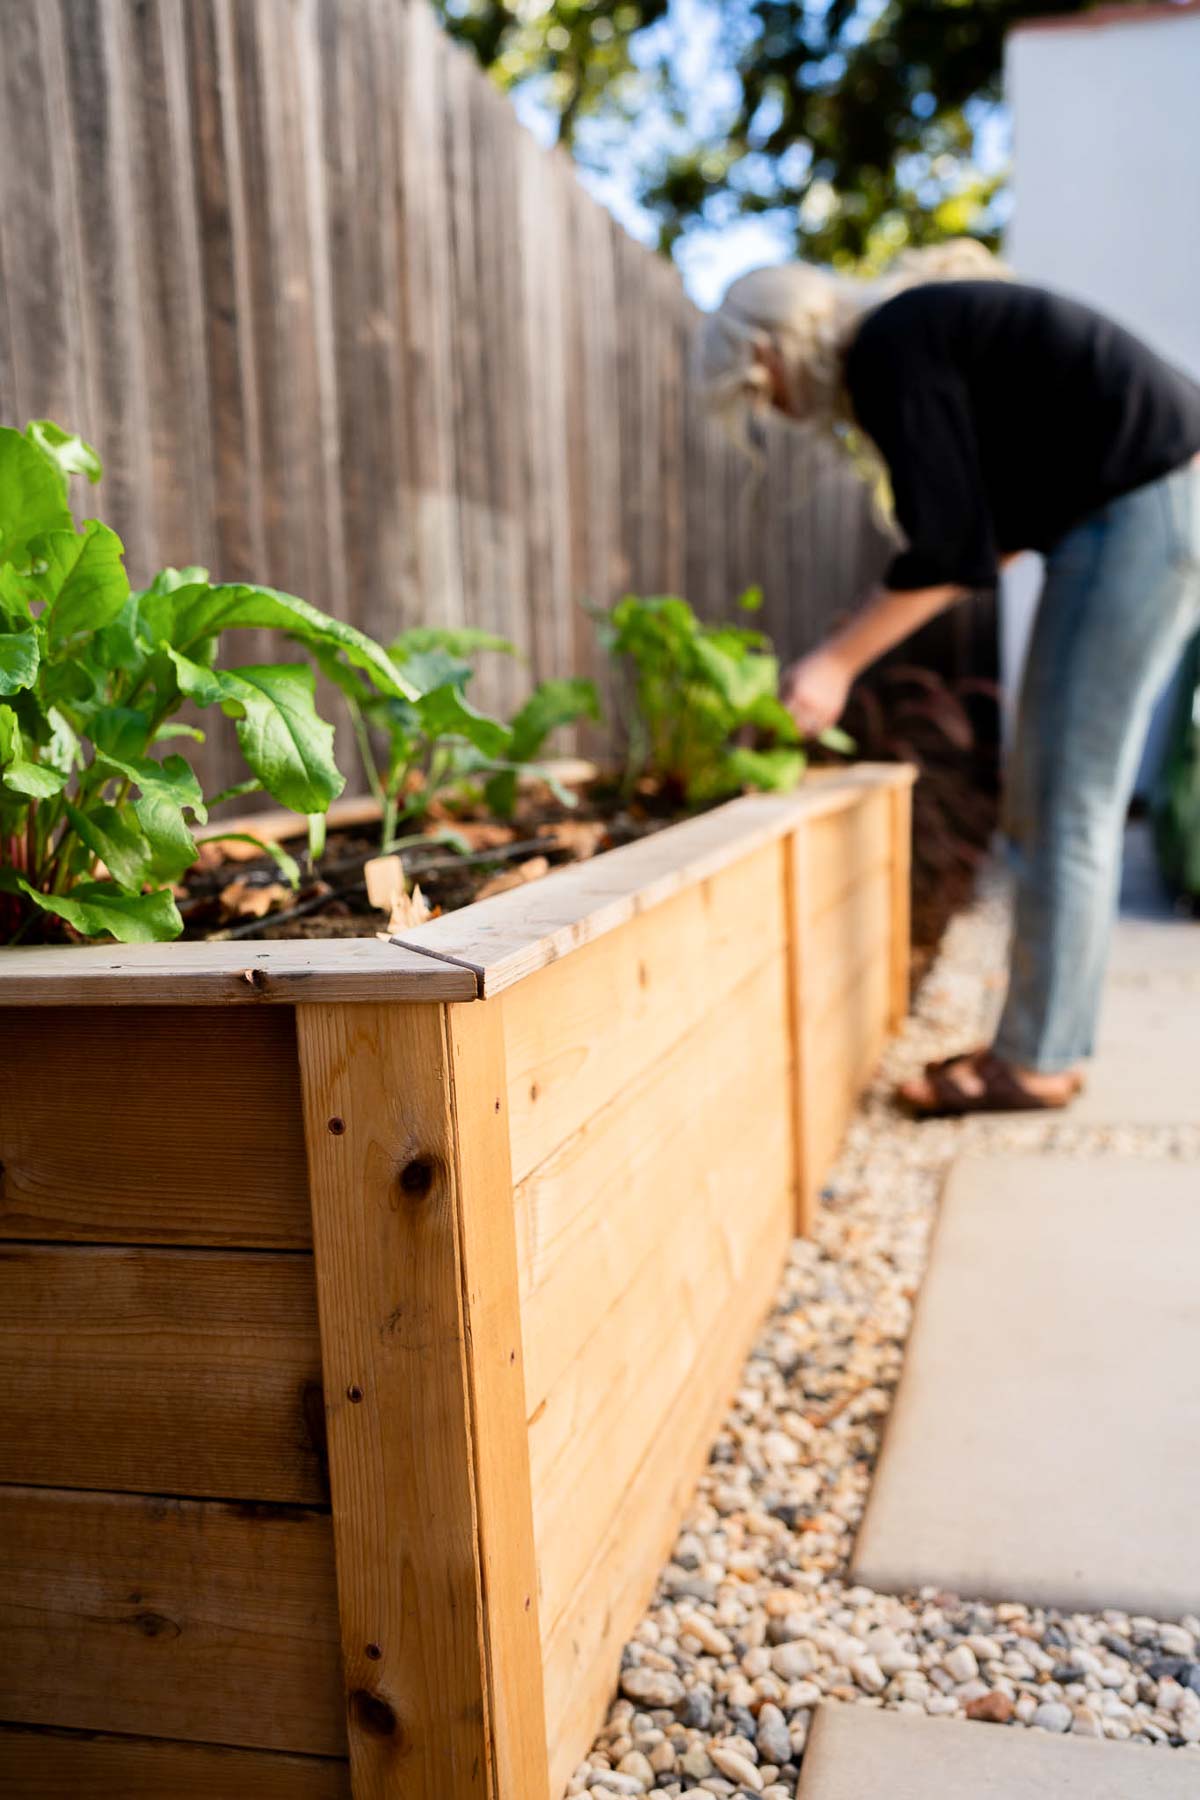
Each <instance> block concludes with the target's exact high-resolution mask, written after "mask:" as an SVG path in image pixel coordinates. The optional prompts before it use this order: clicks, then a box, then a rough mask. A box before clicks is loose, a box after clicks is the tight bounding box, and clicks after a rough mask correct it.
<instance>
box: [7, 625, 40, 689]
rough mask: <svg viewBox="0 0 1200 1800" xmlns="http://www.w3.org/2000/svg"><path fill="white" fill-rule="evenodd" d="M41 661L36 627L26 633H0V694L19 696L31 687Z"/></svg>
mask: <svg viewBox="0 0 1200 1800" xmlns="http://www.w3.org/2000/svg"><path fill="white" fill-rule="evenodd" d="M41 660H42V652H41V643H40V640H39V635H38V630H37V627H36V625H31V626H29V628H28V630H26V631H5V632H0V694H19V693H20V692H21V690H22V689H23V688H29V687H32V686H33V684H34V682H35V681H36V680H37V672H38V665H39V664H40V662H41Z"/></svg>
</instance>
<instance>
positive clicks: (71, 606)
mask: <svg viewBox="0 0 1200 1800" xmlns="http://www.w3.org/2000/svg"><path fill="white" fill-rule="evenodd" d="M30 550H31V552H32V553H33V555H34V557H35V558H36V559H37V565H38V567H37V570H36V574H35V581H36V585H37V589H38V592H39V593H40V594H41V596H42V598H43V599H44V600H45V601H46V613H45V625H46V630H47V635H48V640H49V646H50V649H51V650H52V651H58V650H61V649H62V648H63V647H64V646H65V645H66V644H68V643H69V642H70V641H71V640H72V639H74V638H77V637H80V636H82V635H84V634H90V633H91V632H95V631H103V629H104V627H105V626H106V625H111V624H113V622H114V620H116V619H117V618H118V617H119V616H120V614H121V613H122V612H123V610H124V608H125V604H126V602H127V601H128V599H129V577H128V576H127V575H126V573H125V565H124V562H123V561H122V558H123V557H124V555H125V546H124V545H123V544H122V542H121V540H120V538H119V537H118V536H117V534H116V532H115V531H110V530H109V528H108V526H107V525H102V524H101V523H100V521H99V520H98V519H89V520H88V522H87V524H86V525H85V526H84V528H83V530H82V531H49V532H42V533H41V534H40V535H39V536H37V537H35V538H34V539H32V541H31V543H30ZM43 565H44V566H43Z"/></svg>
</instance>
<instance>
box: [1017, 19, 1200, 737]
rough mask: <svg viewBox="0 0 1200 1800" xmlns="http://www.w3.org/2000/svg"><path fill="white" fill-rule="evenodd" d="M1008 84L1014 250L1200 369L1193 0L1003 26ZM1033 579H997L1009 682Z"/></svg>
mask: <svg viewBox="0 0 1200 1800" xmlns="http://www.w3.org/2000/svg"><path fill="white" fill-rule="evenodd" d="M1006 86H1007V95H1008V100H1009V103H1010V105H1011V107H1012V113H1013V140H1014V208H1013V221H1012V227H1011V230H1010V232H1009V236H1008V243H1007V247H1006V248H1007V254H1008V257H1009V260H1010V261H1011V262H1012V263H1013V265H1014V266H1015V268H1016V269H1017V271H1018V273H1019V274H1020V275H1022V276H1024V277H1025V278H1027V279H1028V280H1030V281H1040V282H1044V283H1045V285H1046V286H1047V287H1053V288H1057V289H1059V290H1060V291H1061V292H1063V293H1068V294H1074V295H1075V296H1077V297H1078V298H1080V299H1082V300H1086V301H1088V302H1090V303H1091V304H1092V305H1094V306H1098V307H1100V308H1101V309H1102V310H1104V311H1105V312H1107V313H1109V314H1111V315H1112V316H1113V317H1114V318H1116V319H1118V320H1120V322H1121V323H1122V324H1124V325H1127V326H1129V327H1130V328H1131V329H1132V330H1134V331H1136V332H1137V333H1138V334H1139V335H1140V336H1141V337H1143V338H1145V339H1146V340H1147V342H1148V343H1150V344H1152V345H1153V346H1154V348H1155V349H1157V350H1158V351H1159V352H1160V354H1162V355H1164V356H1166V357H1168V358H1169V359H1170V360H1171V361H1173V362H1176V363H1178V364H1179V365H1180V366H1181V367H1183V368H1186V369H1187V370H1188V371H1189V372H1190V373H1191V374H1192V375H1194V376H1196V377H1197V378H1200V0H1194V3H1193V4H1190V5H1187V6H1173V7H1165V6H1164V7H1149V8H1145V9H1141V10H1139V11H1135V10H1133V9H1129V10H1126V9H1121V8H1118V9H1115V10H1114V11H1103V10H1101V11H1095V12H1092V13H1090V14H1082V15H1079V14H1076V15H1074V16H1072V17H1069V18H1067V19H1064V20H1061V21H1057V20H1056V21H1051V22H1049V23H1044V24H1040V25H1036V26H1026V27H1023V28H1021V29H1019V30H1017V31H1015V32H1014V33H1013V34H1012V36H1011V37H1010V39H1009V43H1008V57H1007V71H1006ZM1031 560H1032V559H1031ZM1037 582H1038V574H1037V568H1036V565H1035V566H1034V567H1033V568H1028V567H1020V566H1018V567H1017V568H1016V569H1014V571H1013V573H1012V575H1011V576H1010V577H1009V578H1008V580H1007V581H1006V583H1005V594H1004V607H1003V642H1002V647H1001V648H1002V662H1003V668H1004V674H1005V681H1006V685H1010V684H1014V683H1015V680H1016V677H1017V675H1018V673H1019V668H1020V664H1021V661H1022V659H1023V655H1024V648H1025V642H1026V637H1027V633H1028V626H1029V621H1030V618H1031V616H1032V611H1033V607H1034V605H1035V603H1036V595H1037ZM1160 728H1161V722H1160ZM1156 748H1157V746H1156V743H1154V742H1152V745H1151V750H1150V757H1149V758H1148V762H1149V760H1150V759H1151V758H1152V757H1153V755H1154V754H1155V753H1156Z"/></svg>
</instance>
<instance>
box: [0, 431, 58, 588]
mask: <svg viewBox="0 0 1200 1800" xmlns="http://www.w3.org/2000/svg"><path fill="white" fill-rule="evenodd" d="M72 523H73V522H72V519H71V509H70V507H69V506H68V505H67V493H66V482H65V481H64V479H63V477H62V475H61V473H60V472H59V469H58V465H57V463H56V462H55V461H54V459H53V457H52V456H50V455H48V454H47V453H46V452H45V451H43V450H42V449H40V448H39V446H38V445H37V444H34V443H31V442H30V440H29V439H28V438H27V437H25V436H23V434H22V433H21V432H19V431H13V430H12V429H11V427H9V426H0V562H16V563H17V564H18V565H19V566H21V567H24V566H25V564H26V563H27V562H28V555H27V552H26V547H27V545H28V543H29V540H30V538H32V537H37V536H38V534H39V533H40V532H44V531H70V530H71V528H72Z"/></svg>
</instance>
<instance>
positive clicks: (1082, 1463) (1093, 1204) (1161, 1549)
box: [853, 1112, 1200, 1793]
mask: <svg viewBox="0 0 1200 1800" xmlns="http://www.w3.org/2000/svg"><path fill="white" fill-rule="evenodd" d="M1193 1116H1194V1112H1193ZM1198 1268H1200V1169H1198V1168H1197V1167H1196V1165H1194V1164H1188V1163H1184V1162H1158V1161H1152V1160H1149V1159H1142V1158H1120V1157H1113V1156H1103V1157H1094V1158H1075V1157H1047V1156H1033V1155H1030V1156H1012V1155H1010V1156H996V1157H983V1156H978V1157H967V1158H964V1159H963V1160H962V1161H961V1162H959V1163H958V1164H956V1165H955V1167H954V1169H953V1170H952V1171H951V1174H950V1177H949V1180H948V1182H947V1185H946V1192H945V1195H944V1199H943V1207H942V1214H941V1218H940V1221H939V1224H938V1226H937V1230H936V1233H935V1237H934V1244H933V1251H932V1256H931V1260H930V1265H929V1270H928V1273H927V1275H926V1278H925V1283H924V1287H923V1289H922V1292H921V1296H920V1299H919V1302H918V1306H917V1315H916V1320H915V1322H914V1326H913V1331H912V1337H911V1340H910V1344H909V1348H908V1353H907V1357H906V1361H905V1368H904V1374H903V1377H902V1380H901V1383H900V1390H899V1393H898V1395H897V1399H896V1404H895V1408H894V1411H893V1414H892V1418H891V1421H890V1424H889V1427H888V1430H887V1434H886V1438H885V1441H884V1446H883V1453H882V1457H881V1460H880V1464H879V1468H878V1470H877V1472H876V1476H875V1482H874V1486H873V1489H872V1493H871V1497H870V1500H869V1502H868V1506H867V1512H866V1517H865V1520H864V1522H863V1526H862V1529H861V1531H860V1533H859V1537H858V1542H857V1544H856V1547H855V1553H854V1558H853V1577H854V1579H855V1580H858V1581H861V1582H863V1583H865V1584H866V1585H868V1586H870V1587H874V1588H877V1589H881V1590H883V1591H885V1592H896V1591H904V1590H907V1589H912V1588H917V1587H921V1586H924V1585H927V1584H931V1585H934V1586H936V1587H939V1588H943V1589H948V1590H950V1591H952V1592H954V1593H957V1594H960V1595H963V1596H964V1597H966V1598H978V1599H996V1600H1023V1601H1027V1602H1030V1603H1033V1604H1041V1605H1048V1606H1059V1607H1062V1608H1063V1609H1067V1610H1074V1609H1082V1610H1089V1611H1092V1610H1100V1609H1102V1608H1104V1607H1119V1608H1122V1609H1124V1610H1126V1611H1129V1612H1132V1613H1145V1614H1150V1615H1151V1616H1154V1617H1157V1618H1164V1619H1170V1618H1177V1617H1179V1616H1180V1615H1181V1614H1182V1613H1185V1612H1191V1613H1195V1612H1200V1530H1197V1527H1196V1492H1197V1486H1196V1471H1197V1469H1198V1468H1200V1281H1198V1280H1197V1274H1196V1271H1197V1269H1198ZM1196 1775H1197V1792H1198V1793H1200V1766H1198V1767H1197V1770H1196Z"/></svg>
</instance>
